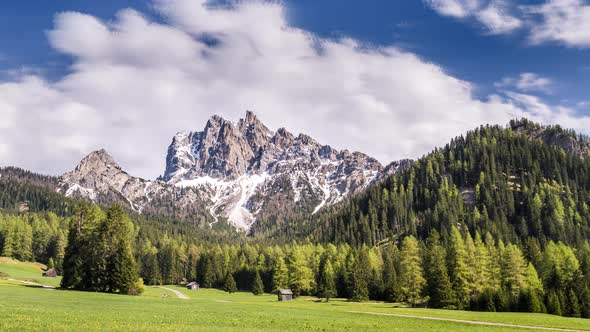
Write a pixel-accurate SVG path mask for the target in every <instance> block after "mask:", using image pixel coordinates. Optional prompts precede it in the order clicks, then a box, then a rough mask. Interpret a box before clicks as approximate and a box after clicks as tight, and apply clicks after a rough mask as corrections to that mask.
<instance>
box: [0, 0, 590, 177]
mask: <svg viewBox="0 0 590 332" xmlns="http://www.w3.org/2000/svg"><path fill="white" fill-rule="evenodd" d="M154 4H155V8H156V9H157V10H158V12H159V14H160V15H161V16H162V17H163V23H158V22H155V21H152V20H150V19H148V18H146V17H144V16H143V15H142V14H141V13H138V12H136V11H133V10H123V11H121V12H120V13H119V14H118V15H117V17H116V19H114V20H113V21H109V22H105V21H101V20H99V19H97V18H96V17H93V16H89V15H84V14H80V13H62V14H59V15H58V16H57V17H56V19H55V27H54V28H53V30H51V31H50V32H49V33H48V36H49V40H50V43H51V45H52V46H53V47H54V48H55V49H56V50H58V51H60V52H63V53H64V54H66V55H68V56H70V57H71V58H72V66H71V68H69V69H70V70H69V73H68V74H67V75H65V76H64V77H62V78H60V79H58V80H56V81H47V80H44V79H43V78H42V77H41V76H39V75H35V74H23V75H21V76H19V77H16V78H14V79H11V80H5V81H4V82H3V83H0V115H1V116H2V121H0V142H2V145H0V159H1V160H2V163H3V164H13V165H18V166H21V167H25V168H28V169H32V170H35V171H41V172H47V173H52V174H59V173H62V172H64V171H66V170H69V169H71V168H73V167H74V165H75V163H77V161H78V160H79V159H80V158H81V157H83V156H84V155H85V154H87V153H88V152H90V151H91V150H92V149H97V148H101V147H104V148H106V149H107V150H109V151H110V152H111V153H112V154H113V155H114V157H115V159H116V160H118V161H119V162H120V163H121V164H122V166H123V167H125V168H126V169H127V170H129V171H130V173H132V174H138V175H141V176H144V177H147V178H154V177H156V176H157V175H159V174H161V173H162V171H163V169H164V154H165V152H166V148H167V145H168V144H169V142H170V139H171V137H172V136H173V135H174V134H175V133H176V132H177V131H180V130H201V129H202V127H203V126H204V123H205V121H206V120H207V119H208V118H209V117H210V116H211V115H212V114H219V115H221V116H224V117H226V118H229V119H231V120H237V119H238V118H239V117H240V116H243V113H244V111H245V110H246V109H250V110H253V111H255V112H256V113H257V114H258V115H259V117H260V118H261V119H262V120H263V121H264V122H265V123H267V124H268V125H269V127H271V128H278V127H281V126H286V127H287V129H289V130H291V131H293V132H305V133H307V134H310V135H311V136H313V137H315V138H316V139H318V140H319V141H320V142H323V143H327V144H331V145H333V146H334V147H336V148H349V149H353V150H360V151H363V152H366V153H368V154H370V155H373V156H375V157H376V158H378V159H380V160H381V161H382V162H384V163H385V162H389V161H392V160H396V159H399V158H405V157H419V156H420V155H422V154H424V153H427V152H429V151H430V150H431V149H432V148H433V147H435V146H439V145H442V144H444V143H446V142H447V141H448V140H449V139H450V138H451V137H454V136H456V135H458V134H460V133H463V132H465V131H467V130H469V129H472V128H474V127H476V126H478V125H480V124H482V123H499V124H505V123H506V122H507V121H508V120H509V119H510V118H514V117H520V116H529V117H532V118H533V119H534V120H539V121H546V120H550V121H553V120H558V121H563V123H564V124H568V126H569V124H571V127H573V128H580V126H581V124H585V123H586V122H587V121H588V120H587V118H580V117H576V116H575V115H574V114H573V113H571V112H570V113H567V112H565V113H564V112H563V111H561V110H559V111H557V112H558V113H557V114H559V116H557V115H555V114H556V113H555V112H552V108H551V107H549V106H547V105H545V106H547V110H546V111H545V112H539V111H538V110H537V109H538V108H539V107H540V106H539V105H537V104H534V103H532V101H531V102H529V103H525V102H524V100H522V99H523V98H524V97H520V99H519V96H518V95H515V96H510V97H500V96H490V97H488V98H485V99H478V98H477V97H474V94H473V90H474V87H473V86H472V84H471V83H469V82H466V81H464V80H461V79H459V78H456V77H453V76H451V75H449V74H448V73H446V72H445V70H444V69H443V68H441V67H440V66H437V65H436V64H433V63H430V62H427V61H425V60H423V59H421V58H419V57H417V56H416V55H415V54H412V53H409V52H405V51H402V50H400V49H398V48H395V47H382V48H367V47H364V46H363V45H362V44H361V43H359V42H358V41H356V40H353V39H347V38H343V39H340V40H323V39H320V38H318V37H316V36H314V35H313V34H311V33H309V32H308V31H305V30H301V29H297V28H293V27H290V26H289V24H288V22H287V20H286V15H285V14H286V13H285V8H284V7H283V6H281V5H280V4H278V3H274V2H273V3H268V2H258V1H255V2H237V3H235V4H234V5H233V6H231V7H223V8H219V7H211V6H210V5H208V4H206V1H205V0H160V1H156V2H155V3H154ZM537 102H538V104H542V101H540V100H537ZM532 106H535V108H534V110H535V111H530V110H529V107H532ZM580 120H582V121H580ZM582 128H584V127H582ZM585 128H588V126H586V127H585Z"/></svg>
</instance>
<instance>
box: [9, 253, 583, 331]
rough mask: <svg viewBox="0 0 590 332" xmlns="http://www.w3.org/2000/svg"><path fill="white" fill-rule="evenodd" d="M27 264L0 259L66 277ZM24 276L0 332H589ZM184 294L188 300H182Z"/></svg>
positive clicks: (556, 324) (560, 320)
mask: <svg viewBox="0 0 590 332" xmlns="http://www.w3.org/2000/svg"><path fill="white" fill-rule="evenodd" d="M25 264H28V263H16V262H12V263H7V262H1V261H0V272H3V273H4V274H5V275H9V276H10V277H11V278H13V279H19V280H30V281H32V282H39V283H43V284H53V285H56V284H58V282H59V279H51V280H49V282H46V280H45V279H46V278H42V277H40V272H39V271H40V269H39V267H38V266H35V265H30V264H29V265H25ZM36 276H39V277H36ZM47 279H50V278H47ZM19 280H7V279H6V277H5V279H3V280H0V312H1V313H2V314H1V315H0V331H34V330H51V331H80V330H86V331H95V330H109V331H129V330H133V331H240V332H243V331H302V330H308V331H418V330H420V331H459V330H460V331H518V330H520V331H527V330H528V331H532V330H533V329H534V330H541V328H543V327H544V328H548V329H547V330H554V331H590V320H585V319H573V318H564V317H558V316H551V315H542V314H525V313H522V314H521V313H482V312H467V311H448V310H433V309H411V308H395V307H394V305H392V304H389V303H375V302H369V303H350V302H347V301H344V300H332V301H330V302H328V303H326V302H320V301H318V300H317V299H315V298H310V297H303V298H299V299H297V300H295V301H290V302H277V299H276V296H274V295H269V294H267V295H263V296H254V295H252V294H250V293H241V292H238V293H234V294H228V293H225V292H222V291H219V290H211V289H201V290H198V291H189V290H186V289H184V288H182V287H178V286H165V288H155V287H146V292H145V293H144V294H143V295H142V296H123V295H113V294H101V293H87V292H76V291H63V290H52V289H47V288H41V287H39V286H35V285H31V284H26V283H23V282H21V281H19ZM178 292H179V293H180V294H182V295H185V296H186V297H187V298H188V299H181V298H179V294H178ZM164 294H165V295H166V296H164V297H163V296H162V295H164ZM515 325H520V326H523V325H526V326H528V327H529V329H525V328H523V327H518V326H515Z"/></svg>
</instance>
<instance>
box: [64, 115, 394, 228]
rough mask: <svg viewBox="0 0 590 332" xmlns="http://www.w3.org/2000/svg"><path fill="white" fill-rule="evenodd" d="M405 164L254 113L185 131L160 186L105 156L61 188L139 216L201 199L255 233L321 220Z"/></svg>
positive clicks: (93, 158) (86, 162)
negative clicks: (294, 220) (278, 223)
mask: <svg viewBox="0 0 590 332" xmlns="http://www.w3.org/2000/svg"><path fill="white" fill-rule="evenodd" d="M404 165H405V163H399V164H392V165H390V166H388V167H387V168H384V167H383V166H382V165H381V164H380V163H379V162H378V161H377V160H376V159H374V158H371V157H369V156H367V155H365V154H363V153H360V152H350V151H348V150H341V151H338V150H336V149H334V148H332V147H330V146H329V145H323V144H321V143H319V142H317V141H316V140H315V139H313V138H312V137H310V136H308V135H305V134H298V135H294V134H292V133H290V132H289V131H288V130H287V129H285V128H280V129H278V130H277V131H276V132H273V131H272V130H270V129H269V128H268V127H267V126H266V125H264V123H262V121H260V119H259V118H258V117H257V116H256V115H255V114H254V113H253V112H251V111H247V112H246V115H245V117H244V118H242V119H240V120H238V121H237V122H236V123H233V122H231V121H228V120H226V119H224V118H222V117H220V116H218V115H213V116H211V118H209V120H208V121H207V123H206V124H205V126H204V128H203V129H202V130H201V131H193V132H179V133H177V134H176V135H175V136H174V137H173V138H172V142H171V144H170V146H169V147H168V151H167V156H166V169H165V171H164V174H163V175H162V176H161V177H160V178H159V180H160V181H146V180H143V179H140V178H135V177H132V176H130V175H129V174H127V173H126V172H125V171H123V170H122V169H121V167H120V166H119V165H118V164H117V163H115V161H114V160H113V158H112V157H111V156H110V155H109V154H108V153H107V152H106V151H105V150H98V151H95V152H93V153H91V154H90V155H88V156H87V157H86V158H84V159H83V160H82V161H81V163H80V165H79V166H78V167H77V168H76V170H75V171H73V172H70V173H67V174H65V175H64V176H63V181H62V185H61V189H60V190H62V191H63V192H65V193H66V194H67V195H79V196H83V197H87V198H90V199H92V200H97V199H98V198H99V197H100V195H101V194H104V193H105V192H107V193H110V194H109V195H111V196H112V195H118V196H120V197H121V200H122V201H123V202H125V201H126V202H128V204H129V205H130V206H131V207H132V208H134V209H135V210H138V211H142V210H143V209H144V208H146V207H148V208H149V207H150V204H152V203H151V202H152V201H154V200H156V201H162V200H163V199H164V200H166V199H167V200H170V201H174V202H175V203H174V204H176V205H177V206H178V205H179V204H181V207H183V208H184V207H186V206H191V204H192V205H194V204H196V203H195V202H196V200H197V199H196V198H195V197H198V200H199V202H200V204H204V209H206V210H207V211H208V212H209V214H210V215H211V216H212V217H213V222H217V221H219V220H220V219H225V220H228V221H229V223H231V224H232V225H234V226H235V227H236V228H238V229H241V230H248V229H250V227H251V226H252V224H253V223H254V222H255V221H256V220H258V219H261V218H262V219H273V220H280V219H281V218H282V216H287V215H291V216H292V215H294V214H296V215H309V214H314V213H316V212H318V211H319V210H320V209H322V208H323V207H324V206H326V205H331V204H334V203H337V202H340V201H341V200H343V199H344V198H345V197H348V196H350V195H352V194H355V193H357V192H359V191H361V190H363V189H364V188H366V187H367V186H368V185H369V184H370V183H372V182H374V181H377V180H379V179H381V178H383V177H384V176H387V175H389V174H392V173H395V172H396V171H397V170H398V168H400V167H405V166H404ZM162 195H168V196H169V197H167V198H166V197H165V198H163V197H162Z"/></svg>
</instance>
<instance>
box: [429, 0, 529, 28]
mask: <svg viewBox="0 0 590 332" xmlns="http://www.w3.org/2000/svg"><path fill="white" fill-rule="evenodd" d="M425 2H426V4H427V5H429V6H430V7H431V8H432V9H434V10H435V11H436V12H438V13H439V14H441V15H444V16H451V17H455V18H461V19H465V20H469V19H471V20H475V21H477V22H478V23H479V24H481V25H482V26H483V27H484V28H485V29H486V32H487V33H489V34H506V33H511V32H513V31H515V30H517V29H519V28H520V27H521V26H522V21H521V20H520V19H519V18H517V17H516V16H514V15H513V14H512V13H511V10H510V6H509V4H508V3H507V2H506V1H505V0H491V1H484V0H425Z"/></svg>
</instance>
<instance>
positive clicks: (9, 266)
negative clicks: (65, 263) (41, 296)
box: [0, 257, 61, 287]
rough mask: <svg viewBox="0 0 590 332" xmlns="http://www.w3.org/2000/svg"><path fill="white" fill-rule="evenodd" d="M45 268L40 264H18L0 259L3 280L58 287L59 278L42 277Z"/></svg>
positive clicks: (10, 259)
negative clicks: (8, 279)
mask: <svg viewBox="0 0 590 332" xmlns="http://www.w3.org/2000/svg"><path fill="white" fill-rule="evenodd" d="M45 269H47V267H46V266H45V265H43V264H40V263H29V262H19V261H17V260H14V259H12V258H7V257H0V272H1V273H2V274H1V276H3V277H4V278H13V279H18V280H27V281H33V282H36V283H40V284H43V285H49V286H55V287H58V286H59V283H60V281H61V277H57V278H49V277H43V276H42V273H43V271H44V270H45Z"/></svg>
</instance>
